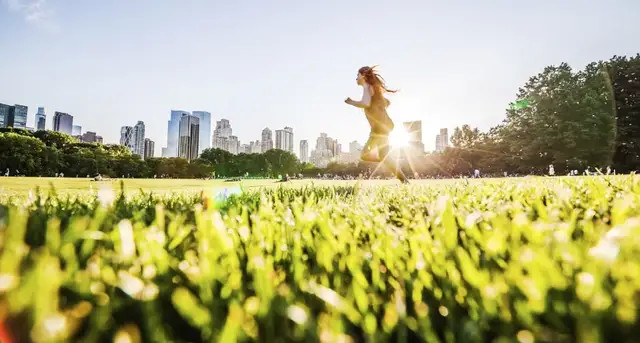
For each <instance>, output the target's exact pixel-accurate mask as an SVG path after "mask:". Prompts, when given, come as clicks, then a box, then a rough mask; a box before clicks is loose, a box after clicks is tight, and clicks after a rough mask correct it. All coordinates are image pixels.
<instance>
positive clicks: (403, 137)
mask: <svg viewBox="0 0 640 343" xmlns="http://www.w3.org/2000/svg"><path fill="white" fill-rule="evenodd" d="M389 144H390V145H391V147H392V148H404V147H406V146H408V145H409V132H407V131H406V130H404V129H403V128H396V129H395V130H393V131H391V133H390V134H389Z"/></svg>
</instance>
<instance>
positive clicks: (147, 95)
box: [0, 0, 640, 155]
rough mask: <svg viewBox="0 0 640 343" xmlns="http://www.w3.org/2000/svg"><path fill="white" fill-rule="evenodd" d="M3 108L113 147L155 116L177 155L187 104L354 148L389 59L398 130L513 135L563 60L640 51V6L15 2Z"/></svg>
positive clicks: (236, 121)
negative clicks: (65, 125)
mask: <svg viewBox="0 0 640 343" xmlns="http://www.w3.org/2000/svg"><path fill="white" fill-rule="evenodd" d="M0 4H1V7H0V46H2V53H1V54H0V75H1V76H0V80H2V82H0V102H2V103H10V104H14V103H19V104H25V105H28V106H29V122H28V125H29V126H33V122H34V118H33V116H34V114H35V112H36V108H37V106H44V107H45V108H46V112H47V127H48V128H50V127H51V119H52V117H53V112H54V111H62V112H68V113H70V114H72V115H73V116H74V124H78V125H82V127H83V131H87V130H90V131H97V132H98V134H101V135H102V136H103V137H104V138H105V142H106V143H115V142H117V141H118V139H119V131H120V126H122V125H134V124H135V123H136V121H138V120H143V121H144V122H145V124H146V127H147V129H146V132H147V136H148V137H150V138H151V139H153V140H155V141H156V155H158V154H159V152H160V148H161V147H162V146H164V145H166V134H167V120H168V119H169V112H170V110H171V109H184V110H189V111H192V110H205V111H209V112H211V113H212V120H213V121H214V124H213V125H215V120H219V119H220V118H227V119H229V120H230V121H231V125H232V127H233V132H234V134H236V135H237V136H238V137H239V138H240V140H241V142H247V143H248V141H249V140H256V139H259V138H260V132H261V130H262V129H263V128H264V127H266V126H268V127H269V128H271V129H278V128H282V127H284V126H291V127H293V128H294V138H295V150H296V152H297V150H298V145H299V144H298V141H299V140H300V139H309V143H310V144H309V145H310V148H311V149H312V148H313V147H314V146H315V140H316V138H317V137H318V135H319V133H320V132H327V133H328V134H329V135H330V136H332V137H334V138H338V140H339V141H340V143H342V144H343V147H344V148H343V149H346V148H348V143H349V142H350V141H352V140H358V141H360V143H363V142H364V140H365V139H366V137H367V134H368V130H369V128H368V124H367V121H366V119H365V117H364V115H363V113H362V112H361V111H359V110H357V109H355V108H353V107H350V106H347V105H345V104H344V103H343V100H344V99H345V98H346V97H347V96H351V97H354V98H359V97H360V94H361V91H360V89H359V88H358V87H357V86H356V84H355V77H356V72H357V69H358V68H359V67H361V66H362V65H368V64H379V65H380V66H381V67H380V71H381V73H382V75H383V76H384V77H385V79H386V80H387V82H388V85H389V86H390V87H395V88H399V89H400V92H399V93H398V94H397V95H393V96H392V97H391V101H392V105H391V107H390V108H389V113H390V115H391V117H392V119H394V121H396V126H398V123H399V122H401V121H404V120H422V122H423V140H424V143H425V145H426V147H427V149H428V150H432V149H433V148H434V145H435V144H434V140H435V135H436V134H437V131H438V129H439V128H440V127H448V128H450V129H452V128H453V127H455V126H457V125H462V124H465V123H467V124H471V125H472V126H478V127H480V128H481V129H487V128H489V127H491V126H494V125H496V124H498V123H499V122H500V121H501V120H502V119H503V118H504V115H505V108H506V107H507V104H508V103H509V102H510V101H512V100H513V99H514V97H515V94H516V92H517V90H518V88H519V87H520V86H521V85H522V84H523V83H524V82H525V81H526V80H527V79H528V78H529V77H530V76H531V75H534V74H536V73H538V72H539V71H541V70H542V68H543V67H545V66H546V65H550V64H559V63H560V62H563V61H564V62H568V63H569V64H571V65H572V66H573V67H575V68H582V67H583V66H584V65H585V64H586V63H588V62H590V61H594V60H599V59H609V58H610V57H611V56H612V55H614V54H617V55H625V54H626V55H635V54H636V53H638V52H640V25H639V23H640V1H638V0H600V1H595V0H565V1H557V0H535V1H534V0H530V1H523V0H518V1H513V0H503V1H498V0H486V1H477V0H465V1H462V0H459V1H426V0H423V1H419V0H417V1H390V0H384V1H293V0H292V1H277V0H274V1H243V0H238V1H212V0H189V1H178V0H176V1H168V0H135V1H130V0H110V1H80V0H76V1H71V0H66V1H64V0H0Z"/></svg>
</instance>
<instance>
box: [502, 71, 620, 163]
mask: <svg viewBox="0 0 640 343" xmlns="http://www.w3.org/2000/svg"><path fill="white" fill-rule="evenodd" d="M603 71H604V69H603V67H602V65H601V64H599V63H594V64H591V65H589V66H587V68H585V70H584V71H580V72H577V73H574V72H573V71H572V69H571V67H569V65H567V64H566V63H563V64H560V65H559V66H550V67H546V68H545V69H544V71H543V72H542V73H540V74H538V75H536V76H533V77H531V78H530V79H529V81H528V82H527V83H526V84H525V85H524V87H523V88H521V89H520V92H519V94H518V98H517V99H518V100H527V101H528V102H529V103H530V105H529V106H526V107H524V108H511V109H509V110H508V111H507V119H506V120H505V122H504V127H503V129H502V130H501V131H500V132H501V133H502V134H503V136H502V137H501V139H504V140H505V141H506V142H507V143H508V145H509V147H510V149H509V150H510V151H509V153H510V155H511V156H512V157H515V159H516V161H517V162H518V163H515V164H514V166H515V167H516V169H517V170H518V171H519V172H522V173H529V172H539V173H540V172H544V171H545V170H546V169H547V168H548V165H549V164H554V166H555V167H556V170H559V171H562V170H566V169H583V168H585V167H587V166H593V167H596V166H601V167H604V166H606V165H608V164H609V163H611V158H612V153H613V147H614V142H615V118H614V115H613V113H612V108H613V107H612V101H613V100H612V99H611V96H610V92H609V91H608V87H607V82H606V77H605V75H606V74H605V73H603Z"/></svg>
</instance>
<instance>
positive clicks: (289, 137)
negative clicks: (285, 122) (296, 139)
mask: <svg viewBox="0 0 640 343" xmlns="http://www.w3.org/2000/svg"><path fill="white" fill-rule="evenodd" d="M276 149H280V150H284V151H288V152H290V153H293V129H292V128H290V127H288V126H287V127H285V128H284V129H282V130H276Z"/></svg>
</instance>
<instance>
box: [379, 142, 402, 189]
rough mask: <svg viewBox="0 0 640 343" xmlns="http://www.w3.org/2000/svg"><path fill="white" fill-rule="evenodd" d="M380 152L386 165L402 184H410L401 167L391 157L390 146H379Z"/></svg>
mask: <svg viewBox="0 0 640 343" xmlns="http://www.w3.org/2000/svg"><path fill="white" fill-rule="evenodd" d="M378 152H379V153H380V158H381V159H382V164H384V165H385V166H386V167H387V168H388V169H389V170H390V171H391V172H392V173H393V174H394V175H395V176H396V178H398V180H400V181H401V182H402V183H409V180H407V177H406V176H405V175H404V173H403V172H402V169H401V168H400V166H399V165H398V164H397V163H396V162H395V161H394V160H393V158H391V157H390V156H389V144H388V143H387V144H384V145H383V146H378Z"/></svg>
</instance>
